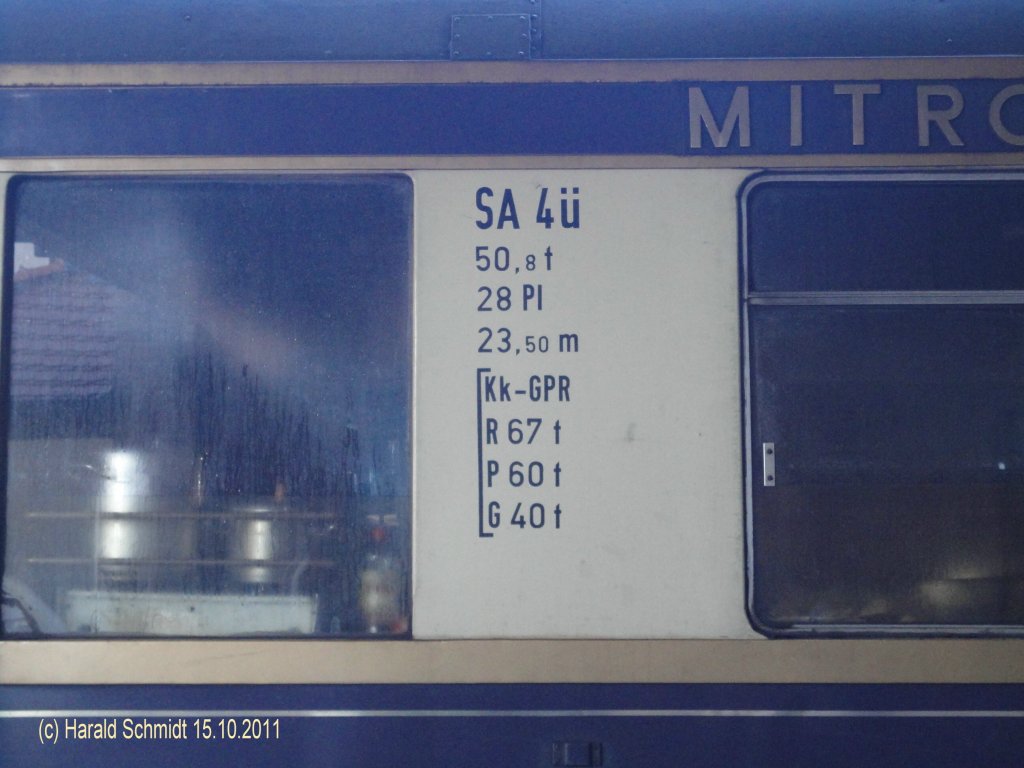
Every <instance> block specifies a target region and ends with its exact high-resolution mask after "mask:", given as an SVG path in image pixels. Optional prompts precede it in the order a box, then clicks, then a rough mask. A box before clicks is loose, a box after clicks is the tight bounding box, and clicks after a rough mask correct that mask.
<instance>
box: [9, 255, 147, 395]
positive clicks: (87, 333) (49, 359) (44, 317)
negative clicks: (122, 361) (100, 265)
mask: <svg viewBox="0 0 1024 768" xmlns="http://www.w3.org/2000/svg"><path fill="white" fill-rule="evenodd" d="M128 299H129V294H127V293H126V292H125V291H122V290H119V289H117V288H115V287H113V286H111V285H110V284H108V283H105V282H104V281H102V280H100V279H99V278H97V277H94V276H92V275H88V274H85V273H83V272H76V271H73V270H70V269H67V268H65V267H64V264H63V263H62V262H59V261H55V262H53V263H51V264H49V265H46V266H42V267H37V268H35V269H22V270H19V271H18V272H17V273H16V274H15V278H14V305H13V314H14V322H13V325H12V337H13V338H12V343H11V354H12V358H11V397H12V398H14V399H57V398H79V397H89V396H91V395H102V394H106V393H108V392H110V391H111V389H112V387H113V384H114V355H115V351H116V345H117V317H116V316H117V315H118V314H120V312H121V311H122V310H124V309H126V308H127V304H128Z"/></svg>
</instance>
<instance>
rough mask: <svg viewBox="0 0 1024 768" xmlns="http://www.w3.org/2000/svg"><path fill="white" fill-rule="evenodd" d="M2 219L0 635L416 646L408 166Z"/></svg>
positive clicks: (62, 185)
mask: <svg viewBox="0 0 1024 768" xmlns="http://www.w3.org/2000/svg"><path fill="white" fill-rule="evenodd" d="M7 211H8V220H7V230H8V231H7V235H8V237H7V245H6V248H5V256H6V258H7V263H6V273H7V275H8V276H9V279H8V283H7V285H6V294H5V300H4V301H5V305H6V306H7V307H8V313H9V314H8V317H7V319H6V322H5V334H6V342H5V344H4V351H5V354H6V355H7V357H6V360H5V364H6V366H7V376H6V377H5V385H6V386H7V389H8V391H7V397H6V403H7V411H8V420H7V442H6V454H7V455H6V480H7V482H6V494H5V496H6V510H5V516H4V524H5V546H4V549H3V552H4V559H3V631H4V634H5V635H6V636H55V635H57V636H60V635H85V636H90V635H114V636H138V635H141V636H148V635H162V636H222V635H228V636H252V635H259V636H263V635H269V636H306V635H309V636H325V635H327V636H386V637H394V636H404V635H407V633H408V631H409V620H410V606H409V597H408V595H409V565H410V557H409V519H410V485H411V469H410V466H411V458H410V418H411V416H410V403H411V380H412V368H411V360H412V334H411V327H412V325H411V324H412V320H411V271H412V259H411V219H412V187H411V182H410V181H409V179H408V178H406V177H400V176H388V175H382V176H325V177H252V176H236V177H228V176H224V177H217V176H212V177H207V178H176V177H156V176H153V177H134V178H129V177H94V178H88V177H63V178H47V177H21V178H15V179H14V180H13V181H12V182H11V183H10V184H9V187H8V191H7Z"/></svg>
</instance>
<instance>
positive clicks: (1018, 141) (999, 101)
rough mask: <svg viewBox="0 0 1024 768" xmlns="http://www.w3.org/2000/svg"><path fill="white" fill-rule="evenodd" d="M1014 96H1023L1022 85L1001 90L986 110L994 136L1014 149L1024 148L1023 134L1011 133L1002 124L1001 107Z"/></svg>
mask: <svg viewBox="0 0 1024 768" xmlns="http://www.w3.org/2000/svg"><path fill="white" fill-rule="evenodd" d="M1014 96H1024V85H1009V86H1007V87H1006V88H1003V90H1001V91H1000V92H999V93H997V94H996V97H995V98H994V99H992V103H991V104H990V105H989V108H988V123H989V125H991V126H992V130H993V131H995V132H996V136H998V137H999V138H1000V139H1002V140H1003V141H1005V142H1006V143H1007V144H1012V145H1013V146H1015V147H1024V134H1021V133H1013V132H1012V131H1010V130H1009V129H1008V128H1007V127H1006V126H1005V125H1004V124H1003V105H1005V104H1006V102H1008V101H1009V100H1010V99H1012V98H1013V97H1014Z"/></svg>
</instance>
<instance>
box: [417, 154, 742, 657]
mask: <svg viewBox="0 0 1024 768" xmlns="http://www.w3.org/2000/svg"><path fill="white" fill-rule="evenodd" d="M414 178H415V183H416V254H417V255H416V259H417V261H416V273H417V278H416V280H417V287H416V302H417V307H416V319H417V327H416V334H417V336H416V354H417V376H418V380H417V382H416V398H417V399H416V408H415V414H416V417H415V419H416V462H417V464H416V486H417V490H416V509H415V522H414V525H415V552H414V558H415V573H414V597H413V611H414V619H413V622H414V633H415V635H416V637H418V638H483V637H538V638H539V637H589V638H597V637H607V638H613V637H614V638H629V637H637V638H671V637H748V636H751V635H752V632H751V630H750V628H749V625H748V623H747V621H746V618H745V616H744V612H743V545H742V496H741V488H742V482H741V477H740V472H741V467H740V464H741V460H740V456H741V451H740V403H739V369H738V366H739V349H738V339H739V333H738V320H737V298H736V290H737V288H736V285H737V272H736V269H737V266H736V265H737V235H736V204H735V195H736V189H737V187H738V185H739V184H740V182H741V181H742V179H743V178H744V174H743V173H741V172H736V171H720V172H716V171H596V170H591V171H584V170H565V171H553V170H543V171H532V172H531V171H488V172H483V171H481V172H437V173H428V172H420V173H416V174H414ZM545 209H550V215H551V221H550V224H551V226H550V228H549V227H548V226H547V223H548V222H546V221H544V220H545V219H546V218H547V215H546V210H545ZM538 217H539V218H540V219H541V221H538ZM575 224H578V227H577V226H574V225H575ZM506 249H507V250H506ZM549 254H550V255H549ZM478 256H479V258H478ZM531 266H532V267H533V269H532V270H531V269H530V267H531ZM481 267H487V269H486V270H483V269H481ZM541 299H542V303H541ZM481 329H486V330H481ZM542 348H543V349H546V351H542ZM531 349H535V350H536V351H531ZM486 350H491V351H486Z"/></svg>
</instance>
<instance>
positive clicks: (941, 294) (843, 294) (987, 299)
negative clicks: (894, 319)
mask: <svg viewBox="0 0 1024 768" xmlns="http://www.w3.org/2000/svg"><path fill="white" fill-rule="evenodd" d="M748 301H749V302H750V303H751V304H753V305H760V306H776V305H794V306H828V305H873V304H882V305H888V304H894V305H895V304H915V305H939V304H1024V291H803V292H798V291H786V292H783V291H778V292H776V291H772V292H760V291H759V292H751V293H750V294H749V296H748Z"/></svg>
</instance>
